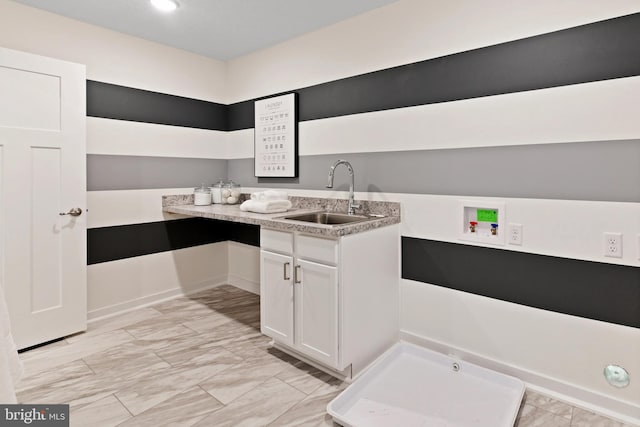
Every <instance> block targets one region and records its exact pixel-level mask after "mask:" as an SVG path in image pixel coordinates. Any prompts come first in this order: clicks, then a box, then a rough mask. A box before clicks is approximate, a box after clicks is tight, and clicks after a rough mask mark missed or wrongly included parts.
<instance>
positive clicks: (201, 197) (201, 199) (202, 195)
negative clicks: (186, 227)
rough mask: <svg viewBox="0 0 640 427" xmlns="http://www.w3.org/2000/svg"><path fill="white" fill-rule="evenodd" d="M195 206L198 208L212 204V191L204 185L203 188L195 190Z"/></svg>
mask: <svg viewBox="0 0 640 427" xmlns="http://www.w3.org/2000/svg"><path fill="white" fill-rule="evenodd" d="M193 204H194V205H196V206H206V205H210V204H211V189H210V188H209V187H205V186H204V184H202V186H201V187H198V188H194V189H193Z"/></svg>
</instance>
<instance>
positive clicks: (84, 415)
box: [69, 395, 132, 427]
mask: <svg viewBox="0 0 640 427" xmlns="http://www.w3.org/2000/svg"><path fill="white" fill-rule="evenodd" d="M131 417H132V415H131V414H130V413H129V411H127V410H126V409H125V407H124V406H122V404H121V403H120V401H118V399H116V398H115V397H114V396H113V395H109V396H106V397H104V398H102V399H100V400H98V401H96V402H93V403H91V404H89V405H87V406H84V407H83V408H81V409H78V410H73V409H71V414H70V415H69V421H70V423H69V424H70V426H71V427H86V426H100V427H112V426H117V425H119V424H120V423H122V422H123V421H125V420H127V419H129V418H131Z"/></svg>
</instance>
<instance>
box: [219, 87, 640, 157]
mask: <svg viewBox="0 0 640 427" xmlns="http://www.w3.org/2000/svg"><path fill="white" fill-rule="evenodd" d="M637 93H640V77H629V78H624V79H614V80H606V81H600V82H594V83H585V84H579V85H571V86H562V87H557V88H550V89H541V90H535V91H528V92H517V93H511V94H506V95H497V96H490V97H484V98H475V99H467V100H462V101H455V102H446V103H440V104H430V105H423V106H417V107H408V108H398V109H394V110H385V111H378V112H372V113H362V114H353V115H349V116H341V117H333V118H328V119H320V120H310V121H304V122H300V123H299V130H300V135H299V153H300V155H301V156H309V155H320V154H340V153H360V152H384V151H408V150H428V149H446V148H469V147H490V146H509V145H528V144H548V143H567V142H584V141H604V140H625V139H635V138H638V136H639V135H640V120H638V107H637V99H636V98H637V97H636V95H635V94H637ZM230 135H232V139H231V140H230V143H229V151H228V157H227V158H229V159H239V158H246V157H252V156H253V132H252V130H241V131H235V132H230Z"/></svg>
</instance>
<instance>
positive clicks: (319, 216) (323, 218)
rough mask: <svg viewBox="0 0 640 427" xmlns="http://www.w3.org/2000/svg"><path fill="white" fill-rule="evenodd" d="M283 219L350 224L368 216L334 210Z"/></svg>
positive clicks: (363, 219) (327, 223) (364, 219)
mask: <svg viewBox="0 0 640 427" xmlns="http://www.w3.org/2000/svg"><path fill="white" fill-rule="evenodd" d="M283 219H290V220H293V221H303V222H311V223H314V224H326V225H340V224H350V223H352V222H360V221H366V220H368V219H369V217H366V216H359V215H347V214H341V213H335V212H313V213H306V214H298V215H289V216H285V217H283Z"/></svg>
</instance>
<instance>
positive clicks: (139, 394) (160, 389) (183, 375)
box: [115, 364, 227, 415]
mask: <svg viewBox="0 0 640 427" xmlns="http://www.w3.org/2000/svg"><path fill="white" fill-rule="evenodd" d="M226 368H227V365H223V364H220V365H207V366H198V367H185V368H171V369H167V370H163V371H162V372H160V373H159V374H158V375H152V376H146V377H144V378H141V379H139V380H137V381H135V382H131V383H130V384H129V385H128V386H126V387H124V388H121V389H120V390H118V392H116V393H115V395H116V397H117V398H118V399H119V400H120V402H122V404H123V405H124V406H125V407H126V408H127V409H128V410H129V412H131V413H132V414H133V415H138V414H141V413H142V412H144V411H146V410H147V409H149V408H152V407H154V406H155V405H157V404H159V403H161V402H164V401H165V400H167V399H170V398H173V397H174V396H176V395H178V394H180V393H182V392H183V391H185V390H187V389H189V388H191V387H194V386H195V385H197V384H198V383H200V382H201V381H206V380H207V378H209V377H211V376H212V375H215V374H216V373H218V372H220V370H223V369H226ZM214 397H215V396H214Z"/></svg>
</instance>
